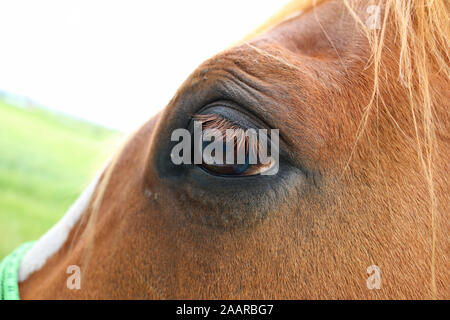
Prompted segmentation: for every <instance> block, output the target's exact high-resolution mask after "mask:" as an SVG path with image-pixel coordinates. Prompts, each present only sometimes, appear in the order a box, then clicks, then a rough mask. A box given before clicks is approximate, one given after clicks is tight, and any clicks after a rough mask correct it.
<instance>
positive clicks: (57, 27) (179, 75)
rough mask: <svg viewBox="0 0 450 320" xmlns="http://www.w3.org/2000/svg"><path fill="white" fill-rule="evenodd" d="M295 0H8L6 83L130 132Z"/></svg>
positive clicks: (2, 26) (1, 68)
mask: <svg viewBox="0 0 450 320" xmlns="http://www.w3.org/2000/svg"><path fill="white" fill-rule="evenodd" d="M287 2H288V1H287V0H177V1H174V0H158V1H154V0H148V1H134V0H126V1H125V0H123V1H111V0H108V1H100V0H90V1H84V0H77V1H75V0H74V1H66V0H54V1H49V0H40V1H37V0H30V1H23V0H0V90H5V91H8V92H10V93H14V94H18V95H24V96H26V97H29V98H31V99H33V100H35V101H37V102H38V103H40V104H43V105H45V106H48V107H51V108H54V109H57V110H60V111H63V112H65V113H70V114H73V115H76V116H78V117H81V118H86V119H89V120H91V121H94V122H98V123H101V124H103V125H106V126H109V127H114V128H118V129H121V130H124V131H129V130H132V129H134V128H135V127H137V126H138V125H139V124H140V123H142V122H144V121H145V120H147V119H148V118H149V117H150V116H151V115H153V114H155V113H156V112H157V111H158V110H160V109H162V108H164V107H165V105H166V104H167V102H168V101H169V99H170V98H171V97H172V95H173V94H174V93H175V91H176V89H177V88H178V87H179V86H180V85H181V83H182V82H183V80H184V79H185V78H186V77H187V76H188V75H189V74H190V73H191V72H192V71H193V70H194V69H195V67H196V66H197V65H198V64H200V63H201V62H202V61H204V60H205V59H207V58H209V57H210V56H212V55H214V54H215V53H217V52H219V51H221V50H222V49H224V48H226V47H227V46H229V45H230V44H232V43H234V42H235V41H237V40H239V39H240V38H242V37H243V36H244V35H245V34H247V33H248V32H250V31H251V30H252V29H253V28H254V27H256V26H258V25H259V24H260V23H262V22H263V21H264V20H265V19H266V18H267V17H269V16H270V15H271V14H273V13H274V12H275V11H276V10H277V9H278V8H280V7H281V6H282V5H283V4H285V3H287Z"/></svg>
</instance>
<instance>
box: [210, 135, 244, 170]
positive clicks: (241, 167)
mask: <svg viewBox="0 0 450 320" xmlns="http://www.w3.org/2000/svg"><path fill="white" fill-rule="evenodd" d="M210 143H211V141H203V142H202V146H203V148H202V152H203V151H204V149H205V148H206V147H207V146H208V145H209V144H210ZM222 150H223V155H224V156H223V162H222V163H223V164H207V163H203V164H202V166H203V167H204V168H205V169H207V170H209V171H212V172H215V173H218V174H223V175H240V174H242V173H244V172H245V171H247V170H248V168H249V167H250V163H249V156H248V153H246V154H245V163H244V164H237V163H236V162H237V160H236V154H237V150H236V149H235V150H234V155H235V163H236V164H226V156H225V154H226V143H223V149H222ZM212 156H215V154H214V151H213V152H212Z"/></svg>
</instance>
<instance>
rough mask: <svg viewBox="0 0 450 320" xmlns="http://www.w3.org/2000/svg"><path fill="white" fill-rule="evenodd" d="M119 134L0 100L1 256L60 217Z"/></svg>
mask: <svg viewBox="0 0 450 320" xmlns="http://www.w3.org/2000/svg"><path fill="white" fill-rule="evenodd" d="M119 138H120V134H119V133H117V132H115V131H112V130H109V129H105V128H102V127H99V126H96V125H93V124H91V123H88V122H84V121H81V120H77V119H73V118H70V117H68V116H63V115H60V114H56V113H53V112H50V111H47V110H44V109H39V108H18V107H15V106H12V105H9V104H7V103H5V102H4V101H2V100H0V259H1V258H2V257H3V256H5V255H6V254H8V253H10V252H11V251H12V250H13V249H14V248H16V247H17V246H18V245H19V244H21V243H23V242H25V241H29V240H36V239H38V238H39V237H40V236H41V235H42V234H43V233H45V232H46V231H47V230H48V229H49V228H51V227H52V226H53V225H54V224H55V223H56V222H57V221H58V220H59V219H60V218H61V217H62V216H63V215H64V213H65V212H66V210H67V209H68V208H69V207H70V205H71V204H72V203H73V202H74V201H75V200H76V198H77V197H78V196H79V194H80V193H81V191H82V190H83V189H84V187H86V185H87V184H88V183H89V181H90V179H91V178H92V177H93V175H94V174H95V173H96V171H97V170H98V168H99V167H100V166H101V165H102V163H103V162H104V161H106V159H107V158H108V156H109V155H110V154H111V153H112V151H113V150H114V146H115V145H116V144H117V141H118V139H119Z"/></svg>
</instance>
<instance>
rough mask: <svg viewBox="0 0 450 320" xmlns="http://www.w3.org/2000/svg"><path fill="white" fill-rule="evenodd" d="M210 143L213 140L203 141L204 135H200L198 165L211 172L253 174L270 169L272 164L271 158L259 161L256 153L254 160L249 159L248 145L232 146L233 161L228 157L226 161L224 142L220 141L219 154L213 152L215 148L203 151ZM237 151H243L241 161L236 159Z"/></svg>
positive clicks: (237, 174)
mask: <svg viewBox="0 0 450 320" xmlns="http://www.w3.org/2000/svg"><path fill="white" fill-rule="evenodd" d="M212 143H213V142H210V141H204V137H202V141H201V143H200V144H199V145H201V146H202V147H201V152H202V164H200V165H199V167H201V168H202V169H203V170H205V171H206V172H209V173H211V174H214V175H220V176H255V175H260V174H262V173H264V172H266V171H268V170H270V169H271V168H272V167H273V166H274V160H273V159H271V161H269V162H268V163H266V164H264V163H261V162H259V159H258V155H257V154H254V158H253V159H255V160H256V161H255V160H253V161H251V155H250V154H251V153H250V151H249V146H248V145H246V147H244V149H241V148H239V147H237V146H234V149H233V156H234V157H233V158H234V159H233V161H229V159H228V161H227V144H226V143H222V148H221V149H222V150H221V151H222V152H221V153H220V154H216V153H215V151H217V149H216V150H213V151H212V152H211V154H210V155H209V154H208V153H205V150H206V149H207V148H208V146H210V145H211V144H212ZM245 148H246V149H245ZM228 152H229V151H228ZM238 152H243V154H244V156H242V157H241V161H238V156H237V155H238Z"/></svg>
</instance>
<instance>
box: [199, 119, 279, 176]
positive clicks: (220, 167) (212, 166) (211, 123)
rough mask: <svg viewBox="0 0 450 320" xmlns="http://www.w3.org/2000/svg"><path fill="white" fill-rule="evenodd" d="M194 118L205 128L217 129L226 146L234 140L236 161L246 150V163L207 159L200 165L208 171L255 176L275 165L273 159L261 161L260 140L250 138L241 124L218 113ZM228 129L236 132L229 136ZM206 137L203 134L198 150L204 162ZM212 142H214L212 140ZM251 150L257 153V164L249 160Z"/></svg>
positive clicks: (217, 173)
mask: <svg viewBox="0 0 450 320" xmlns="http://www.w3.org/2000/svg"><path fill="white" fill-rule="evenodd" d="M193 120H194V121H200V122H201V125H202V129H203V130H208V129H210V130H217V131H216V133H218V134H220V135H221V136H222V137H224V138H225V139H224V140H225V141H224V142H225V144H224V145H223V147H224V148H225V146H226V143H230V142H233V145H234V150H233V152H234V161H235V162H236V157H237V154H238V152H243V151H244V152H245V163H241V164H235V163H233V164H230V163H228V162H226V161H222V163H223V164H216V163H207V162H206V161H205V162H204V163H202V164H200V165H199V166H200V167H201V168H202V169H203V170H205V171H207V172H208V173H211V174H214V175H219V176H255V175H259V174H261V173H263V172H265V171H267V170H269V169H270V168H271V167H272V166H273V161H272V162H270V163H267V164H264V163H261V162H259V157H258V155H259V143H255V142H257V141H258V140H256V141H255V140H254V139H250V138H249V136H248V135H247V130H246V129H244V128H242V127H241V126H239V125H237V124H235V123H233V122H232V121H230V120H228V119H226V118H224V117H222V116H220V115H217V114H197V115H194V117H193ZM227 130H233V131H232V132H233V133H234V134H233V135H232V136H229V135H228V134H227V133H228V132H229V131H228V132H227ZM204 138H205V135H204V134H202V136H201V139H202V141H201V143H200V144H199V145H201V146H202V147H201V150H198V151H201V152H202V162H203V160H204V157H203V152H204V149H205V148H206V147H207V146H208V145H209V143H207V144H206V145H205V139H204ZM211 140H212V139H211ZM250 140H251V141H250ZM210 143H212V141H211V142H210ZM250 147H252V150H251V149H250ZM243 149H244V150H243ZM224 150H225V149H224ZM227 150H228V149H227ZM194 152H195V150H194ZM251 152H253V156H255V155H256V159H257V161H258V162H257V163H256V164H250V162H252V161H249V158H250V153H251ZM253 159H254V158H253Z"/></svg>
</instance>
